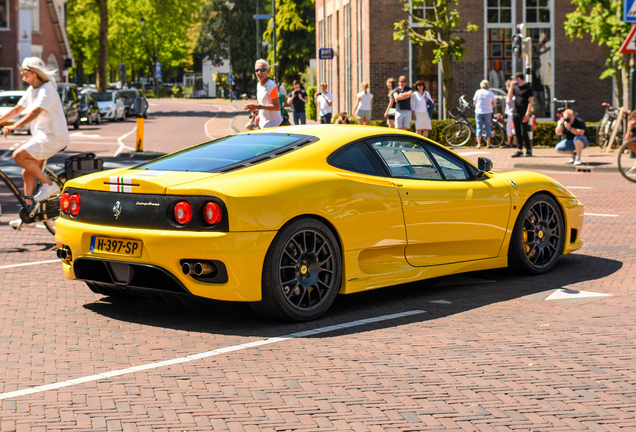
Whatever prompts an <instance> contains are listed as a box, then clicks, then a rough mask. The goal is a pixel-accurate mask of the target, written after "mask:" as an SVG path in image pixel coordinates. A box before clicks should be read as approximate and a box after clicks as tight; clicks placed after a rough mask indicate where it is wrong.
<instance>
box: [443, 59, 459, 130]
mask: <svg viewBox="0 0 636 432" xmlns="http://www.w3.org/2000/svg"><path fill="white" fill-rule="evenodd" d="M441 69H442V89H443V90H444V99H443V102H444V106H443V107H439V114H440V115H439V118H440V119H444V120H445V119H447V118H448V110H449V109H451V108H452V107H454V106H455V104H456V103H457V102H456V101H455V74H454V71H453V58H452V56H451V55H450V54H446V55H444V56H443V57H442V64H441Z"/></svg>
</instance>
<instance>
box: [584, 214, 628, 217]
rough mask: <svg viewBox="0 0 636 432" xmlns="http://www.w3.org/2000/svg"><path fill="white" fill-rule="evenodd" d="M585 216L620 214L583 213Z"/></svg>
mask: <svg viewBox="0 0 636 432" xmlns="http://www.w3.org/2000/svg"><path fill="white" fill-rule="evenodd" d="M583 215H585V216H599V217H619V216H620V215H613V214H601V213H583Z"/></svg>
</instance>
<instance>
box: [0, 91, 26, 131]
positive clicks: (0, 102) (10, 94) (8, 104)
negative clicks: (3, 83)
mask: <svg viewBox="0 0 636 432" xmlns="http://www.w3.org/2000/svg"><path fill="white" fill-rule="evenodd" d="M24 93H25V91H24V90H11V91H0V116H3V115H5V114H6V113H8V112H9V111H10V110H11V108H13V107H14V106H16V105H17V103H18V101H19V100H20V99H21V98H22V96H23V95H24ZM22 117H24V115H23V114H20V115H19V116H17V117H15V118H13V119H11V120H9V121H10V122H11V123H15V122H17V121H18V120H20V119H21V118H22ZM18 130H19V131H22V132H28V133H30V132H31V125H30V124H26V125H24V126H21V127H19V128H18Z"/></svg>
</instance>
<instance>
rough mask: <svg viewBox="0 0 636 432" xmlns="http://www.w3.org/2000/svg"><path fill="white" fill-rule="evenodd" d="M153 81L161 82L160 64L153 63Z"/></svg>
mask: <svg viewBox="0 0 636 432" xmlns="http://www.w3.org/2000/svg"><path fill="white" fill-rule="evenodd" d="M155 79H158V80H161V63H160V62H157V63H155Z"/></svg>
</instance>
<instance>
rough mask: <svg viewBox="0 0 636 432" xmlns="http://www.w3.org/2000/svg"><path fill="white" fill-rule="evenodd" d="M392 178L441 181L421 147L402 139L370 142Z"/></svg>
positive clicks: (412, 141)
mask: <svg viewBox="0 0 636 432" xmlns="http://www.w3.org/2000/svg"><path fill="white" fill-rule="evenodd" d="M370 144H371V146H372V147H373V149H374V150H375V151H376V152H377V153H378V154H379V155H380V157H381V158H382V160H384V162H385V163H386V165H387V167H388V168H389V171H390V173H391V175H392V176H393V177H402V178H412V179H420V180H441V179H442V176H441V175H440V173H439V172H438V170H437V167H436V166H435V164H434V163H433V161H431V159H430V158H429V156H428V153H427V152H426V150H424V148H423V147H422V145H421V144H420V143H419V142H417V141H414V140H409V139H404V138H391V137H387V138H381V139H377V140H373V141H371V142H370Z"/></svg>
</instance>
